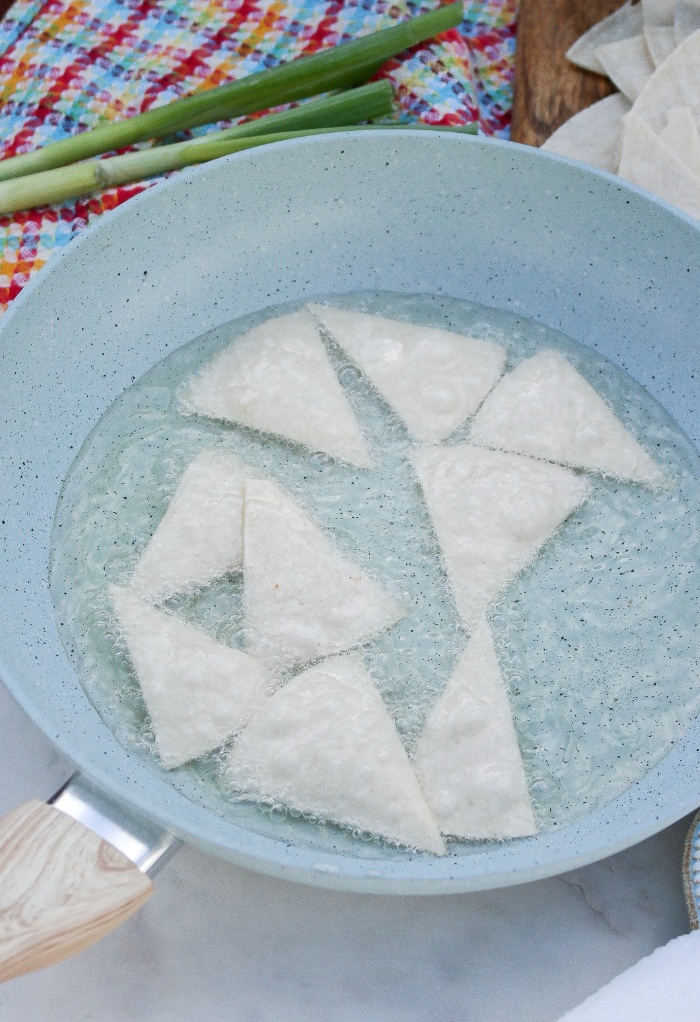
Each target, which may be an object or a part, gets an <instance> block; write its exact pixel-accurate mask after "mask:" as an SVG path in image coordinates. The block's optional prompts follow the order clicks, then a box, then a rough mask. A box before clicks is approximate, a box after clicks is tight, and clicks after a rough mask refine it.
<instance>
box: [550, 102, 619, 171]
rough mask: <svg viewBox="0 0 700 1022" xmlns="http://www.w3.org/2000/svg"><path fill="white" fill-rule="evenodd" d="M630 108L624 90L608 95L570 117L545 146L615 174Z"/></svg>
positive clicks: (551, 150)
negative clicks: (625, 119) (625, 118)
mask: <svg viewBox="0 0 700 1022" xmlns="http://www.w3.org/2000/svg"><path fill="white" fill-rule="evenodd" d="M630 107H631V104H630V102H629V100H628V99H626V97H625V96H623V95H622V93H621V92H616V93H614V95H612V96H606V97H605V99H601V100H599V101H598V102H597V103H593V104H592V105H591V106H589V107H586V109H585V110H582V111H581V112H580V113H578V114H574V116H573V117H571V118H569V120H568V121H566V122H565V123H564V124H562V125H561V127H560V128H557V130H556V131H555V132H554V134H553V135H550V137H549V138H548V139H547V141H546V142H544V143H543V145H542V149H545V150H546V151H547V152H550V153H559V155H560V156H569V157H570V158H571V159H572V160H580V161H581V162H582V163H589V164H590V165H591V166H593V167H600V169H601V170H607V171H609V172H610V173H611V174H615V173H616V172H617V168H618V164H619V162H620V150H621V149H622V118H623V117H624V116H625V114H626V113H627V112H628V111H629V110H630Z"/></svg>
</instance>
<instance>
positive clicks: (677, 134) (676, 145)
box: [659, 106, 700, 177]
mask: <svg viewBox="0 0 700 1022" xmlns="http://www.w3.org/2000/svg"><path fill="white" fill-rule="evenodd" d="M659 138H660V139H661V141H662V142H664V143H665V144H666V145H667V146H668V148H669V149H670V150H671V152H673V153H675V155H676V156H677V157H678V159H679V160H682V161H683V163H685V165H686V166H687V167H689V168H690V169H691V170H692V172H693V173H694V174H697V175H698V177H700V134H698V128H697V125H696V123H695V118H694V117H693V111H692V110H691V109H690V107H687V106H682V107H676V109H675V110H669V111H668V121H667V123H666V127H665V128H664V130H663V131H662V132H661V134H660V135H659Z"/></svg>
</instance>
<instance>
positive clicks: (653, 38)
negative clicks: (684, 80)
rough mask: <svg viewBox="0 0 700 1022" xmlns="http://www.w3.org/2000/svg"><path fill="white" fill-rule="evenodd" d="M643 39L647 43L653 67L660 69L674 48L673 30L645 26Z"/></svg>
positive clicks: (658, 26)
mask: <svg viewBox="0 0 700 1022" xmlns="http://www.w3.org/2000/svg"><path fill="white" fill-rule="evenodd" d="M644 38H645V39H646V41H647V46H648V47H649V53H650V54H651V59H652V61H653V62H654V67H661V65H662V64H663V62H664V61H665V60H667V59H668V58H669V57H670V56H671V54H672V53H673V51H674V50H675V48H676V37H675V34H674V32H673V29H672V28H669V27H667V26H666V25H647V26H645V28H644Z"/></svg>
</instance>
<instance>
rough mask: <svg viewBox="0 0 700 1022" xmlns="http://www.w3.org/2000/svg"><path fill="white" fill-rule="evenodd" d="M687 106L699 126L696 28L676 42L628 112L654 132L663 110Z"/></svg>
mask: <svg viewBox="0 0 700 1022" xmlns="http://www.w3.org/2000/svg"><path fill="white" fill-rule="evenodd" d="M678 106H689V107H690V109H691V110H692V111H693V117H694V118H695V123H696V124H697V125H698V126H700V32H693V34H692V35H691V36H688V38H687V39H686V40H684V42H682V43H681V45H680V46H677V47H676V49H675V50H674V51H673V53H672V54H671V55H670V57H669V58H668V60H665V61H664V63H663V64H662V65H661V67H660V68H658V69H657V71H655V73H654V74H653V75H652V76H651V78H650V79H649V81H648V82H647V84H646V85H645V86H644V88H643V89H642V91H641V92H640V94H639V96H638V98H637V101H636V102H635V104H634V106H633V108H632V113H633V114H635V116H637V117H639V118H641V119H642V120H643V121H646V123H647V124H648V125H649V127H650V128H651V130H652V131H655V132H656V133H657V134H658V133H659V132H661V131H663V129H664V127H665V126H666V114H667V112H668V111H669V110H672V109H673V108H674V107H678Z"/></svg>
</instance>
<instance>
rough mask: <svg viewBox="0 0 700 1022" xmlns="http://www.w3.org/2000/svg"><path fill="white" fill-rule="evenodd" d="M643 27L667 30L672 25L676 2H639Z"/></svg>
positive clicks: (671, 0) (655, 0) (666, 0)
mask: <svg viewBox="0 0 700 1022" xmlns="http://www.w3.org/2000/svg"><path fill="white" fill-rule="evenodd" d="M640 7H641V9H642V20H643V22H644V25H648V26H657V27H661V26H663V27H665V28H669V27H671V26H672V25H673V16H674V12H675V9H676V0H641V4H640Z"/></svg>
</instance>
